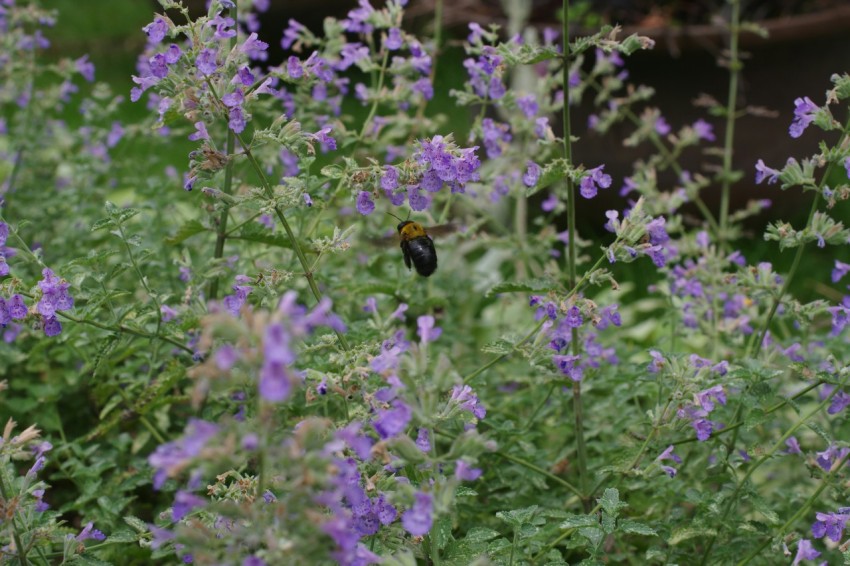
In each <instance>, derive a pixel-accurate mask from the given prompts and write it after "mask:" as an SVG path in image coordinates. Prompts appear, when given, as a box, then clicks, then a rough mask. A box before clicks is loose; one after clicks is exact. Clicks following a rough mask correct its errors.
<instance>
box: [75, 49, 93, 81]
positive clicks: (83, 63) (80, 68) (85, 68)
mask: <svg viewBox="0 0 850 566" xmlns="http://www.w3.org/2000/svg"><path fill="white" fill-rule="evenodd" d="M74 66H75V67H76V68H77V72H78V73H80V74H81V75H82V76H83V78H84V79H86V80H87V81H88V82H90V83H92V82H94V63H92V62H91V61H89V56H88V55H83V56H82V57H80V58H79V59H77V60H76V61H74Z"/></svg>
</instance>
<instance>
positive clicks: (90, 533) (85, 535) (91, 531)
mask: <svg viewBox="0 0 850 566" xmlns="http://www.w3.org/2000/svg"><path fill="white" fill-rule="evenodd" d="M75 538H76V539H77V541H78V542H82V541H84V540H86V539H90V538H91V539H94V540H105V539H106V535H105V534H103V533H102V532H100V531H99V530H97V529H96V528H94V523H93V522H92V521H89V522H88V523H87V524H86V526H85V527H83V530H82V531H80V534H78V535H77V536H76V537H75Z"/></svg>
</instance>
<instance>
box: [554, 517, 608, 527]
mask: <svg viewBox="0 0 850 566" xmlns="http://www.w3.org/2000/svg"><path fill="white" fill-rule="evenodd" d="M597 525H599V520H598V519H597V518H596V517H592V516H590V515H571V516H569V517H567V518H566V519H564V521H563V522H562V523H561V524H560V525H558V528H561V529H578V528H581V527H595V526H597Z"/></svg>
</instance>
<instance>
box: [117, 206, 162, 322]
mask: <svg viewBox="0 0 850 566" xmlns="http://www.w3.org/2000/svg"><path fill="white" fill-rule="evenodd" d="M116 226H117V227H118V233H119V234H120V235H121V242H123V244H124V248H125V249H126V250H127V256H128V257H129V258H130V263H131V264H132V265H133V270H134V271H135V272H136V277H138V278H139V282H140V283H141V284H142V287H144V288H145V291H147V293H148V295H149V296H150V298H151V300H153V303H154V306H155V307H156V333H155V335H156V336H159V332H160V330H161V329H162V307H161V306H160V304H159V298H158V297H157V295H156V293H154V292H153V291H151V288H150V287H149V286H148V282H147V279H145V276H144V274H142V270H141V268H140V267H139V264H138V262H137V261H136V256H134V255H133V250H132V248H131V247H130V244H129V243H128V242H127V235H126V234H125V233H124V226H123V225H122V224H121V223H120V222H116Z"/></svg>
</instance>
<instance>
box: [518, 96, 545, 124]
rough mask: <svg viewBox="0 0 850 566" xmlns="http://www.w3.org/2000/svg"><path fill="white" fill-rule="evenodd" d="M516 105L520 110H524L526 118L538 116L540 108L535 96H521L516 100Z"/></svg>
mask: <svg viewBox="0 0 850 566" xmlns="http://www.w3.org/2000/svg"><path fill="white" fill-rule="evenodd" d="M516 104H517V106H519V109H520V110H522V113H523V114H525V117H526V118H528V119H531V118H534V116H535V115H536V114H537V111H538V110H539V109H540V107H539V106H538V104H537V98H536V97H535V96H534V95H533V94H529V95H527V96H520V97H519V98H517V99H516Z"/></svg>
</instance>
